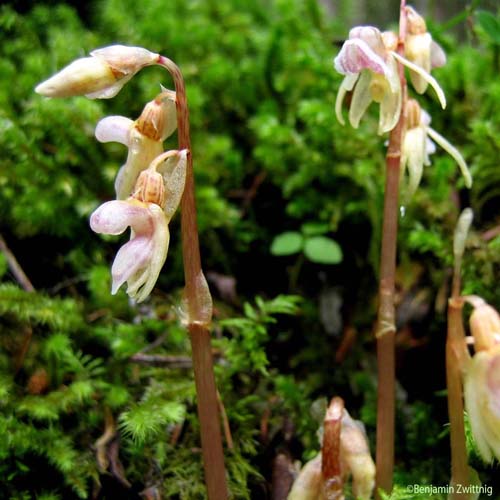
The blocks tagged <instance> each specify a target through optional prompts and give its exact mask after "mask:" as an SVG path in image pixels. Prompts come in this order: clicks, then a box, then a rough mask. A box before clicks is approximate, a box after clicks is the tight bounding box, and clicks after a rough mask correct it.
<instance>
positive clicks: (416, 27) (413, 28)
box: [406, 6, 427, 35]
mask: <svg viewBox="0 0 500 500" xmlns="http://www.w3.org/2000/svg"><path fill="white" fill-rule="evenodd" d="M406 21H407V29H408V33H410V34H411V35H420V34H422V33H426V32H427V25H426V24H425V19H424V18H423V17H422V16H421V15H420V14H419V13H418V12H417V11H416V10H415V9H414V8H413V7H409V6H408V7H406Z"/></svg>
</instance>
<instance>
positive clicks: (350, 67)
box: [334, 26, 446, 134]
mask: <svg viewBox="0 0 500 500" xmlns="http://www.w3.org/2000/svg"><path fill="white" fill-rule="evenodd" d="M396 42H397V37H396V36H395V35H394V34H393V33H391V32H388V33H384V34H382V33H381V32H380V31H379V30H378V29H377V28H375V27H373V26H358V27H355V28H353V29H352V30H351V31H350V32H349V39H348V40H347V41H346V42H344V44H343V46H342V49H341V50H340V52H339V54H338V55H337V57H336V58H335V60H334V65H335V69H336V70H337V71H338V72H339V73H341V74H343V75H346V76H345V78H344V80H343V81H342V83H341V85H340V88H339V92H338V94H337V99H336V102H335V112H336V115H337V119H338V120H339V122H340V123H341V124H344V119H343V117H342V103H343V101H344V98H345V95H346V93H347V92H349V91H351V90H353V94H352V101H351V106H350V109H349V122H350V123H351V125H352V126H353V127H354V128H357V127H358V125H359V122H360V120H361V118H362V117H363V115H364V114H365V111H366V110H367V108H368V106H369V105H370V104H371V102H372V101H375V102H377V103H379V104H380V116H379V126H378V133H379V134H383V133H385V132H389V131H390V130H392V129H393V128H394V127H395V126H396V123H397V122H398V120H399V115H400V112H401V102H402V91H401V82H400V80H399V74H398V66H397V63H396V62H397V61H399V62H400V63H402V64H404V65H405V66H408V67H409V68H410V69H412V70H413V71H415V72H417V73H418V74H419V75H421V76H422V78H424V79H425V80H426V81H427V82H428V83H429V84H431V86H432V87H433V88H434V89H435V90H436V93H437V95H438V98H439V100H440V102H441V105H442V107H443V108H444V107H445V106H446V99H445V97H444V93H443V91H442V89H441V88H440V87H439V85H438V83H437V82H436V80H435V79H434V78H433V77H432V76H431V75H429V74H428V73H426V72H425V71H424V70H423V69H422V68H420V67H418V66H417V65H415V64H413V63H411V62H410V61H407V60H406V59H405V58H404V57H401V56H400V55H399V54H398V53H397V52H395V49H396V45H397V43H396Z"/></svg>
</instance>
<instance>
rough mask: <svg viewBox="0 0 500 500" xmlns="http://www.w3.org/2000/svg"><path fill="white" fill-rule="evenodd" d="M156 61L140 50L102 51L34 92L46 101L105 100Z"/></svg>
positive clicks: (114, 47) (116, 48)
mask: <svg viewBox="0 0 500 500" xmlns="http://www.w3.org/2000/svg"><path fill="white" fill-rule="evenodd" d="M158 57H159V55H158V54H154V53H152V52H150V51H149V50H146V49H143V48H140V47H127V46H125V45H112V46H110V47H104V48H102V49H97V50H94V51H93V52H91V53H90V57H84V58H81V59H77V60H76V61H73V62H72V63H71V64H69V65H68V66H66V67H65V68H63V69H62V70H61V71H59V72H58V73H56V74H55V75H54V76H52V77H51V78H49V79H48V80H46V81H44V82H42V83H40V84H39V85H38V86H37V87H36V88H35V92H37V93H39V94H42V95H44V96H46V97H71V96H77V95H85V96H87V97H89V98H91V99H95V98H101V99H109V98H111V97H114V96H115V95H116V94H117V93H118V92H119V91H120V90H121V88H122V87H123V85H125V83H127V82H128V81H129V80H130V79H131V78H132V77H133V76H134V75H135V74H136V73H137V72H138V71H139V70H140V69H142V68H143V67H145V66H149V65H151V64H154V63H155V62H156V61H157V60H158Z"/></svg>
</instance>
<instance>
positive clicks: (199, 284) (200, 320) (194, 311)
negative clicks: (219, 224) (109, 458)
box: [158, 56, 228, 500]
mask: <svg viewBox="0 0 500 500" xmlns="http://www.w3.org/2000/svg"><path fill="white" fill-rule="evenodd" d="M158 64H159V65H161V66H163V67H164V68H166V69H167V70H168V71H169V73H170V74H171V75H172V77H173V80H174V84H175V92H176V103H177V106H176V107H177V133H178V141H179V149H180V150H182V149H187V150H188V151H189V154H188V161H187V171H186V184H185V187H184V193H183V195H182V200H181V232H182V253H183V260H184V277H185V281H186V288H185V307H186V311H185V314H186V322H187V324H188V330H189V334H190V337H191V348H192V354H193V368H194V377H195V383H196V392H197V395H198V417H199V419H200V430H201V444H202V449H203V462H204V468H205V483H206V485H207V492H208V498H209V499H210V500H224V499H226V498H228V490H227V485H226V473H225V468H224V454H223V450H222V437H221V430H220V419H219V409H218V403H217V389H216V385H215V376H214V370H213V360H212V350H211V345H210V332H209V329H208V325H209V324H210V320H211V316H212V303H211V297H210V292H209V290H208V286H207V283H206V280H205V278H204V276H203V272H202V270H201V261H200V248H199V241H198V225H197V222H196V203H195V197H194V175H193V158H192V154H191V140H190V135H189V110H188V105H187V98H186V88H185V85H184V78H183V76H182V73H181V71H180V69H179V67H178V66H177V65H176V64H175V63H174V62H173V61H171V60H170V59H168V58H166V57H163V56H159V58H158Z"/></svg>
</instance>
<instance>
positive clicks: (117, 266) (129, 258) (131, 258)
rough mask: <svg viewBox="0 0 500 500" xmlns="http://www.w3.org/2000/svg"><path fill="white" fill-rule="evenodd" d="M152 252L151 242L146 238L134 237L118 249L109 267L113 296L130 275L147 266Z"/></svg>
mask: <svg viewBox="0 0 500 500" xmlns="http://www.w3.org/2000/svg"><path fill="white" fill-rule="evenodd" d="M152 252H153V242H152V239H151V238H150V237H148V236H136V237H135V238H133V239H131V240H130V241H129V242H128V243H125V245H123V246H122V247H121V248H120V250H119V251H118V253H117V254H116V257H115V261H114V262H113V266H112V267H111V275H112V277H113V284H112V288H111V293H112V294H113V295H114V294H115V293H116V292H117V291H118V289H119V288H120V287H121V286H122V285H123V283H125V282H126V281H127V280H128V279H129V278H130V277H131V276H132V275H134V274H135V273H137V272H138V271H139V270H140V269H142V268H144V267H146V266H148V264H149V262H150V260H151V257H152Z"/></svg>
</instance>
